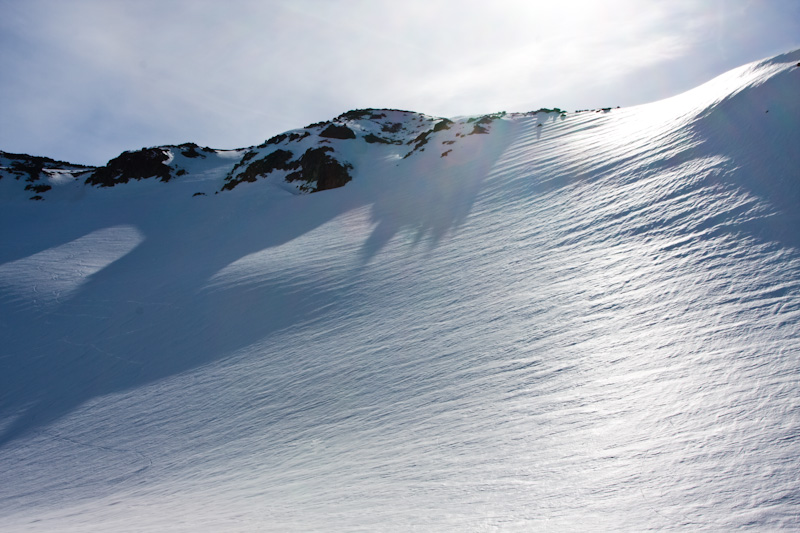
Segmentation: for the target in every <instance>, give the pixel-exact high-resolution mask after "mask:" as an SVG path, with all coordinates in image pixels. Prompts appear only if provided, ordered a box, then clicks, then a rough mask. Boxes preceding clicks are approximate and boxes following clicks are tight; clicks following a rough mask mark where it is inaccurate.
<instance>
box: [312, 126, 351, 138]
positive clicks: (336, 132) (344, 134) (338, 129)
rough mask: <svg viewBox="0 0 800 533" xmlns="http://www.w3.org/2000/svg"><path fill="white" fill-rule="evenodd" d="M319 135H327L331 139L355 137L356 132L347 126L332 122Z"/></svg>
mask: <svg viewBox="0 0 800 533" xmlns="http://www.w3.org/2000/svg"><path fill="white" fill-rule="evenodd" d="M319 136H320V137H327V138H329V139H355V138H356V133H355V132H354V131H353V130H351V129H350V128H348V127H347V126H338V125H336V124H330V125H329V126H328V127H327V128H325V129H324V130H322V131H321V132H320V134H319Z"/></svg>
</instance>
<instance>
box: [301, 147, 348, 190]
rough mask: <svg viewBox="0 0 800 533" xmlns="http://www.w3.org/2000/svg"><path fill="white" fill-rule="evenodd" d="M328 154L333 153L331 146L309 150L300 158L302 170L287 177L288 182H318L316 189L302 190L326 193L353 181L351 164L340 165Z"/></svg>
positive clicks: (304, 187)
mask: <svg viewBox="0 0 800 533" xmlns="http://www.w3.org/2000/svg"><path fill="white" fill-rule="evenodd" d="M326 152H333V148H331V147H330V146H323V147H320V148H309V149H308V150H306V153H304V154H303V156H302V157H301V158H300V170H299V171H297V172H292V173H291V174H289V175H288V176H286V181H289V182H292V181H298V180H302V181H305V182H307V183H309V184H311V183H314V182H316V186H315V187H310V186H302V187H301V189H302V190H308V191H310V192H316V191H325V190H328V189H335V188H337V187H341V186H343V185H344V184H345V183H347V182H348V181H350V180H352V179H353V178H352V176H350V172H348V171H349V170H350V169H352V168H353V166H352V165H350V164H349V163H344V164H342V163H340V162H339V161H337V160H336V159H334V158H332V157H331V156H329V155H328V154H327V153H326Z"/></svg>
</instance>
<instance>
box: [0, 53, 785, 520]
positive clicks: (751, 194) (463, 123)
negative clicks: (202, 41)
mask: <svg viewBox="0 0 800 533" xmlns="http://www.w3.org/2000/svg"><path fill="white" fill-rule="evenodd" d="M798 63H800V51H795V52H792V53H788V54H784V55H782V56H778V57H775V58H772V59H769V60H765V61H762V62H759V63H755V64H753V65H749V66H747V67H744V68H741V69H737V70H735V71H733V72H731V73H729V74H728V75H726V76H724V77H722V78H720V79H718V80H714V81H712V82H711V83H709V84H708V85H705V86H703V87H700V88H698V89H697V90H695V91H690V92H688V93H686V94H683V95H680V96H678V97H675V98H671V99H668V100H665V101H661V102H656V103H654V104H651V105H645V106H638V107H634V108H629V109H625V108H623V109H607V110H599V111H587V112H582V113H565V114H562V113H559V112H539V113H535V114H532V113H508V114H504V115H499V114H498V115H497V116H495V117H494V118H493V119H491V120H486V121H485V122H484V123H483V124H482V125H483V126H485V127H486V129H487V130H488V131H487V132H486V133H479V134H471V133H470V132H472V131H474V128H475V126H478V125H480V124H477V122H478V121H479V120H481V119H478V118H477V117H476V118H475V119H473V120H472V121H471V122H470V121H468V119H466V118H465V119H463V120H459V121H454V122H452V123H450V124H446V126H447V127H442V128H440V129H439V131H435V132H434V131H433V129H432V125H433V124H438V122H437V121H436V120H432V119H431V117H427V116H424V115H419V114H416V113H403V112H398V111H390V110H385V113H384V112H383V111H382V112H381V113H376V116H377V115H381V114H382V115H383V116H379V117H378V118H374V119H373V118H372V117H371V116H370V117H369V118H364V117H361V116H359V117H357V118H350V119H347V120H344V119H343V122H342V123H343V124H344V123H345V122H346V123H347V125H348V127H352V129H353V131H356V130H358V134H359V135H360V136H359V137H357V138H349V139H343V138H325V139H321V138H320V137H319V136H316V135H312V134H309V135H308V136H305V137H302V136H301V135H299V132H301V131H304V130H296V131H295V132H294V133H298V137H300V138H301V140H298V141H296V143H295V144H296V145H297V146H300V145H302V143H308V145H312V144H313V146H321V147H331V148H335V150H332V151H331V153H334V152H335V153H336V154H337V155H340V156H341V157H342V158H344V159H345V160H347V161H350V162H352V163H353V179H352V181H350V182H348V183H347V184H346V185H344V186H343V187H340V188H335V189H331V190H325V191H321V192H316V193H313V194H307V195H303V194H298V189H297V186H296V184H292V183H286V182H283V181H282V179H278V178H279V177H281V178H282V175H281V176H277V174H276V176H271V177H270V178H268V179H264V178H262V177H258V176H256V177H254V181H243V182H242V183H240V184H239V185H238V186H237V187H236V188H234V189H233V190H220V189H221V187H222V184H223V183H225V181H224V179H225V176H226V174H227V172H229V171H231V170H232V169H233V166H234V165H235V164H236V163H237V161H239V159H237V158H241V157H244V155H243V154H244V153H245V152H244V151H239V152H236V153H235V154H234V153H232V152H217V151H213V150H211V151H208V152H205V154H206V157H204V158H201V157H197V156H195V157H191V156H189V155H186V153H181V151H180V150H179V149H178V148H177V147H167V148H164V150H170V151H171V154H172V155H173V156H174V157H173V159H172V161H173V162H176V163H180V164H182V165H183V164H185V165H193V166H191V171H190V172H188V173H187V174H186V175H181V176H177V177H175V179H172V180H170V181H169V182H168V183H163V182H161V181H158V180H155V179H142V180H140V181H131V182H130V183H126V184H119V185H115V186H114V187H108V188H99V187H83V188H80V189H75V190H79V191H81V194H83V196H82V197H81V198H80V199H77V200H76V199H75V196H74V194H73V193H74V192H75V190H72V189H70V195H61V192H62V191H60V190H56V189H54V190H52V191H48V192H45V193H43V194H44V195H46V198H45V199H44V200H42V201H40V202H31V201H29V200H26V199H25V198H24V197H16V196H13V195H11V193H9V194H10V195H9V197H8V198H6V197H5V196H2V195H0V201H1V202H2V209H0V228H2V229H3V230H4V231H7V228H13V231H9V232H8V233H12V234H13V235H14V240H11V241H8V242H7V243H6V242H4V243H3V244H4V245H3V246H2V247H0V254H2V255H0V260H2V261H5V262H4V263H3V265H2V266H0V269H2V270H0V272H2V273H3V276H2V277H1V278H0V279H2V280H3V284H2V285H0V334H2V338H3V342H2V349H3V351H2V352H0V476H2V477H0V480H2V482H0V529H2V530H3V531H14V532H17V531H21V532H26V531H29V532H45V531H46V532H51V531H81V532H105V531H121V532H124V531H131V532H138V531H213V532H218V531H230V532H241V531H258V532H260V531H276V532H287V531H289V532H293V531H294V532H305V531H348V532H349V531H389V532H392V531H396V532H406V531H414V530H418V531H453V532H462V531H519V532H528V531H576V530H579V531H583V530H591V531H615V532H616V531H626V532H627V531H630V532H640V531H652V530H686V531H737V530H741V529H752V530H758V531H772V530H797V529H800V518H799V517H800V515H798V507H799V506H800V500H798V494H800V479H798V475H797V472H798V469H797V458H798V457H800V438H798V436H800V374H799V373H798V367H799V366H800V231H798V228H800V217H798V215H797V206H798V205H800V175H799V174H798V169H800V151H798V150H797V147H798V146H800V128H798V123H800V99H798V98H797V95H798V94H800V91H798V88H799V87H800V68H798V67H797V66H796V65H797V64H798ZM371 114H372V113H371V112H367V113H365V116H369V115H371ZM482 118H486V117H482ZM400 122H402V124H401V125H402V126H404V127H407V129H404V130H402V131H403V132H406V133H403V135H405V136H406V137H404V138H403V139H402V141H403V142H402V143H401V144H396V143H392V142H386V143H381V142H374V143H368V142H367V141H365V140H364V139H365V137H364V136H363V134H364V132H366V131H370V132H372V131H374V132H376V133H381V132H383V131H384V128H385V129H386V130H387V131H388V130H391V129H392V128H394V124H395V123H400ZM369 128H372V129H369ZM426 128H428V129H426ZM419 130H423V131H427V132H428V133H427V135H428V137H427V143H426V144H425V145H424V148H425V150H424V151H423V150H421V149H419V150H411V146H412V145H413V143H414V140H415V139H419V135H420V131H419ZM409 141H410V142H411V144H408V143H409ZM280 142H282V141H276V144H269V143H265V144H264V145H263V146H260V147H257V148H254V151H253V152H247V153H252V154H254V155H253V156H252V158H251V161H256V160H258V158H259V157H262V156H266V155H267V153H268V152H269V151H270V150H272V149H274V148H275V147H276V146H278V145H279V143H280ZM287 142H288V141H287ZM280 146H281V147H286V146H292V147H293V146H295V145H288V144H287V145H285V146H284V145H280ZM302 148H303V149H305V148H307V146H306V145H302ZM187 153H190V152H187ZM405 155H408V157H405ZM282 172H284V171H282ZM10 179H12V180H13V178H10ZM23 180H24V178H20V180H19V181H11V182H9V178H8V177H4V178H2V180H0V185H2V187H4V188H5V189H3V190H8V191H13V190H14V187H16V188H17V189H19V190H23V187H24V181H23ZM68 185H69V184H68ZM69 187H72V185H69ZM216 193H218V194H216ZM26 194H27V193H26ZM56 222H58V223H60V224H62V225H61V226H54V224H56ZM45 228H51V230H52V231H50V232H47V231H44V229H45ZM87 228H88V229H87ZM112 243H116V244H114V245H113V246H112ZM115 246H116V248H115ZM93 254H94V255H93ZM86 265H91V267H90V266H86ZM36 269H40V271H37V270H36ZM91 269H94V270H91ZM90 270H91V272H94V274H92V275H89V274H88V272H89V271H90ZM78 272H79V273H80V274H78ZM45 273H46V274H45ZM54 274H56V277H57V278H58V279H55V280H54V279H52V278H53V276H54ZM60 276H66V278H67V279H68V280H69V281H68V282H63V287H62V286H61V285H58V283H62V281H61V277H60ZM34 285H35V286H36V287H37V288H38V287H41V286H44V287H46V290H45V292H46V293H47V294H55V293H58V297H57V298H56V297H50V299H49V300H48V306H39V305H35V304H37V303H38V302H39V301H40V300H39V298H41V296H40V292H38V289H37V292H34V291H33V290H32V288H31V287H32V286H34Z"/></svg>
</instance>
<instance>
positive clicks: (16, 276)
mask: <svg viewBox="0 0 800 533" xmlns="http://www.w3.org/2000/svg"><path fill="white" fill-rule="evenodd" d="M143 240H144V236H143V235H142V234H141V233H140V232H139V231H138V230H137V229H136V228H135V227H133V226H116V227H113V228H106V229H102V230H97V231H93V232H92V233H90V234H88V235H84V236H83V237H81V238H79V239H76V240H74V241H72V242H69V243H66V244H62V245H61V246H57V247H55V248H50V249H48V250H43V251H41V252H39V253H36V254H33V255H31V256H29V257H25V258H23V259H18V260H16V261H11V262H8V263H5V264H2V265H0V290H2V292H4V293H7V294H9V295H12V297H13V298H14V299H17V300H18V301H21V302H25V304H28V305H34V306H42V305H50V304H57V303H59V302H60V301H61V300H66V299H69V297H70V296H71V295H72V294H73V293H74V292H75V291H76V290H78V289H79V288H80V287H81V285H82V284H84V283H85V282H86V281H87V280H88V279H89V278H90V277H91V276H92V275H93V274H95V273H96V272H99V271H100V270H102V269H103V268H105V267H106V266H108V265H109V264H111V263H113V262H114V261H116V260H118V259H119V258H121V257H123V256H124V255H126V254H128V253H129V252H130V251H131V250H133V249H134V248H136V246H138V245H139V244H140V243H141V242H142V241H143Z"/></svg>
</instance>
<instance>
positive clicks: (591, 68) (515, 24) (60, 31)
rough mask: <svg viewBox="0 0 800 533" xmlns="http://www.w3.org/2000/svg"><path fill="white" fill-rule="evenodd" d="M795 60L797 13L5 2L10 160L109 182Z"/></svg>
mask: <svg viewBox="0 0 800 533" xmlns="http://www.w3.org/2000/svg"><path fill="white" fill-rule="evenodd" d="M796 48H800V2H797V1H796V0H772V1H767V0H761V1H745V0H727V1H726V0H709V1H702V0H691V1H690V0H668V1H657V0H654V1H648V2H643V1H641V0H608V1H604V2H596V1H592V0H589V1H570V0H559V1H555V2H551V1H537V2H530V1H507V0H496V1H493V2H485V1H481V2H478V1H472V0H438V1H437V0H421V1H420V0H404V1H403V2H397V1H382V0H341V1H337V0H291V1H244V0H226V1H225V2H222V1H208V0H173V1H169V0H159V1H151V0H138V1H136V2H133V1H121V0H120V1H117V0H99V1H98V0H70V1H61V0H24V1H23V0H0V150H4V151H7V152H15V153H28V154H33V155H45V156H48V157H53V158H55V159H61V160H66V161H70V162H74V163H84V164H92V165H101V164H104V163H105V162H106V161H108V160H109V159H111V158H113V157H115V156H117V155H119V153H121V152H122V151H124V150H135V149H139V148H142V147H144V146H156V145H163V144H179V143H183V142H196V143H198V144H200V145H203V146H211V147H213V148H226V149H228V148H239V147H246V146H251V145H255V144H259V143H261V142H263V141H264V140H265V139H267V138H269V137H271V136H272V135H275V134H277V133H281V132H283V131H286V130H290V129H294V128H300V127H303V126H306V125H307V124H310V123H312V122H318V121H321V120H327V119H330V118H333V117H335V116H337V115H339V114H340V113H342V112H344V111H347V110H350V109H357V108H367V107H375V108H382V107H386V108H396V109H407V110H412V111H419V112H422V113H427V114H430V115H436V116H445V117H455V116H463V115H477V114H483V113H488V112H494V111H528V110H532V109H538V108H540V107H560V108H562V109H566V110H568V111H573V110H575V109H593V108H599V107H608V106H623V107H625V106H632V105H637V104H643V103H648V102H652V101H656V100H660V99H663V98H666V97H669V96H673V95H675V94H679V93H681V92H683V91H686V90H688V89H691V88H693V87H695V86H697V85H700V84H701V83H704V82H705V81H708V80H710V79H711V78H713V77H715V76H717V75H719V74H722V73H723V72H725V71H727V70H730V69H731V68H734V67H737V66H740V65H742V64H745V63H748V62H751V61H755V60H758V59H762V58H765V57H770V56H773V55H776V54H779V53H782V52H787V51H790V50H793V49H796Z"/></svg>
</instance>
